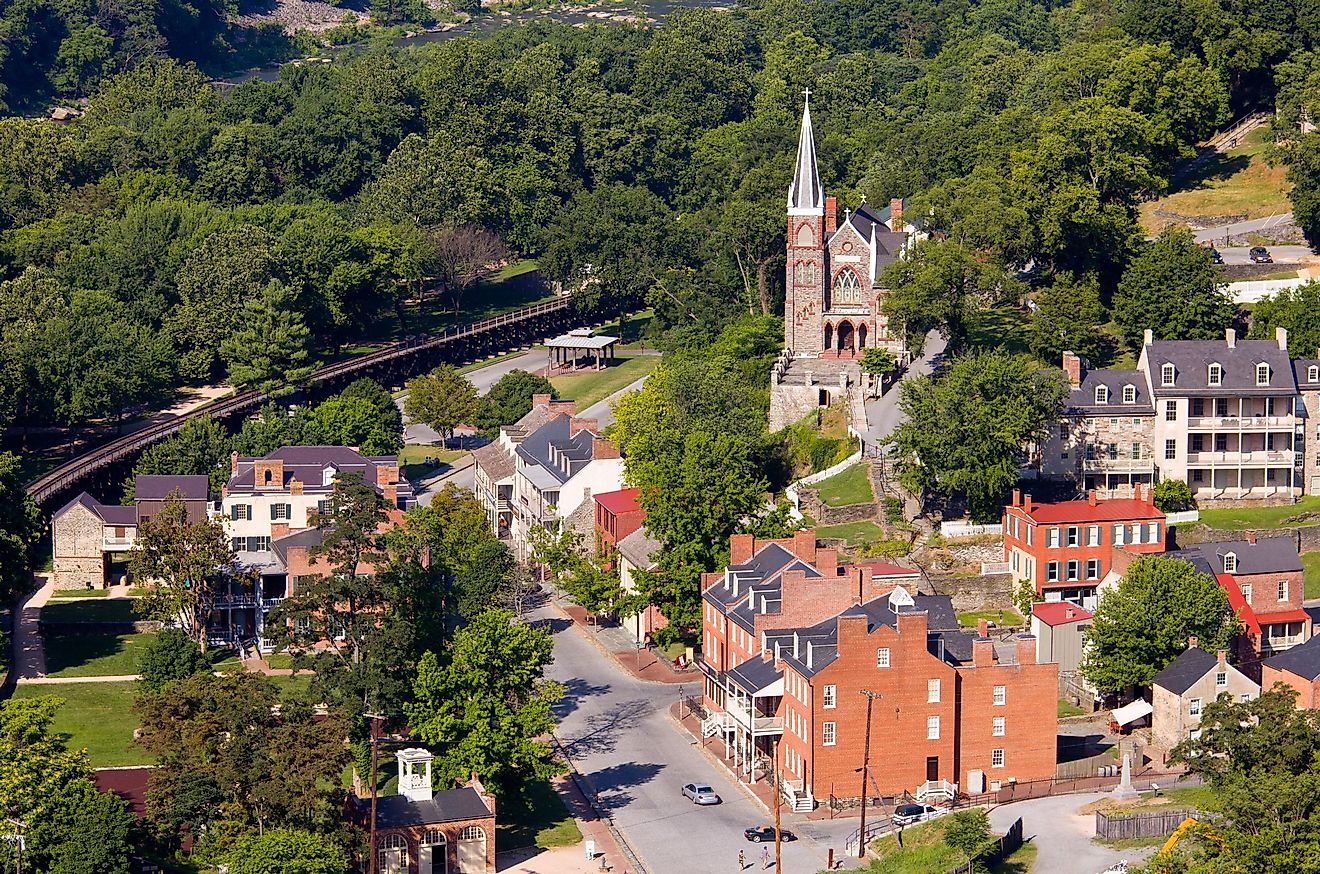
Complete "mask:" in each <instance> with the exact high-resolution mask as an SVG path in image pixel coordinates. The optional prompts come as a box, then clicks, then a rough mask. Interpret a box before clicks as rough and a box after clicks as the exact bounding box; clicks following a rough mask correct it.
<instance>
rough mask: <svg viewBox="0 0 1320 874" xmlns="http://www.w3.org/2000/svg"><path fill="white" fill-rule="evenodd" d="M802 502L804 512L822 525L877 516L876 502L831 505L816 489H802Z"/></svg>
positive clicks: (841, 523)
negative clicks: (840, 505)
mask: <svg viewBox="0 0 1320 874" xmlns="http://www.w3.org/2000/svg"><path fill="white" fill-rule="evenodd" d="M801 504H802V512H803V513H805V514H806V515H808V516H810V517H811V518H813V519H815V520H816V522H817V524H820V525H843V524H845V523H848V522H861V521H864V520H867V519H872V520H873V519H875V517H876V505H875V503H874V502H871V503H866V504H846V505H845V506H842V507H831V506H829V505H828V504H826V503H825V502H823V501H822V500H821V499H820V492H818V491H816V490H815V489H803V490H802V495H801Z"/></svg>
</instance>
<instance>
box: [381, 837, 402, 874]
mask: <svg viewBox="0 0 1320 874" xmlns="http://www.w3.org/2000/svg"><path fill="white" fill-rule="evenodd" d="M379 844H380V856H379V858H378V860H377V870H378V871H380V872H381V874H408V840H407V839H406V838H405V837H404V836H403V835H400V834H392V835H385V836H384V837H383V838H380V840H379Z"/></svg>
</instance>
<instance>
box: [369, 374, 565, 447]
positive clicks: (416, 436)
mask: <svg viewBox="0 0 1320 874" xmlns="http://www.w3.org/2000/svg"><path fill="white" fill-rule="evenodd" d="M541 367H545V353H544V352H524V353H523V354H522V355H515V356H513V357H511V358H505V359H502V360H500V361H496V362H493V363H491V364H487V365H486V366H485V367H480V368H477V369H476V370H473V371H470V372H468V373H467V374H465V376H467V378H468V379H469V380H470V381H471V382H472V384H473V385H475V386H476V387H477V391H478V392H480V393H481V394H483V395H484V394H485V393H486V392H488V391H490V387H491V386H493V385H494V384H495V383H497V382H499V381H500V377H503V376H506V375H507V374H508V373H509V372H510V371H513V370H526V371H533V370H536V369H538V368H541ZM406 397H407V395H406V394H403V395H399V396H398V397H397V398H395V399H394V405H395V406H396V407H398V408H399V409H400V410H402V409H403V399H404V398H406ZM403 440H404V442H405V443H421V444H426V445H430V444H433V443H439V442H440V435H439V434H437V433H436V432H435V430H434V429H433V428H430V427H428V426H426V425H421V424H408V425H406V426H405V427H404V429H403Z"/></svg>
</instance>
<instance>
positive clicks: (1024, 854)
mask: <svg viewBox="0 0 1320 874" xmlns="http://www.w3.org/2000/svg"><path fill="white" fill-rule="evenodd" d="M1035 864H1036V845H1035V844H1034V843H1032V842H1031V841H1027V842H1026V843H1024V844H1023V845H1022V846H1020V847H1018V848H1017V849H1016V850H1014V851H1013V853H1012V854H1011V855H1010V856H1009V857H1008V858H1007V859H1005V860H1004V861H1002V862H1000V863H999V864H998V865H991V866H990V874H1027V872H1029V871H1030V870H1031V869H1032V866H1034V865H1035Z"/></svg>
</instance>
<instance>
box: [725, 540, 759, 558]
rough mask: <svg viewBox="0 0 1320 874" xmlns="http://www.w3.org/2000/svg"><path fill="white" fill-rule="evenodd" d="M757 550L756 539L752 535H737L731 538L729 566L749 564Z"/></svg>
mask: <svg viewBox="0 0 1320 874" xmlns="http://www.w3.org/2000/svg"><path fill="white" fill-rule="evenodd" d="M755 550H756V538H755V537H753V536H752V535H750V534H735V535H733V536H732V537H730V538H729V564H747V562H749V561H751V560H752V555H753V553H754V552H755Z"/></svg>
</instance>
